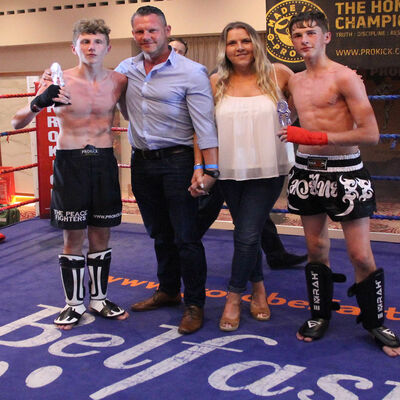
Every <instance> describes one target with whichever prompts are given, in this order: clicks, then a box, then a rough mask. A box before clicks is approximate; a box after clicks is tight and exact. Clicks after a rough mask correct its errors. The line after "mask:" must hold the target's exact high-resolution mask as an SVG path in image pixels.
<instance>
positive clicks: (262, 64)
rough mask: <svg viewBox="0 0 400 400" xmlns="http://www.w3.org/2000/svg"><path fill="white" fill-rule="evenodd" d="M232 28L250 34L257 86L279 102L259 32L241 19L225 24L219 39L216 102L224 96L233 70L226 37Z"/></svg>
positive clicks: (271, 69) (269, 63)
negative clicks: (227, 54)
mask: <svg viewBox="0 0 400 400" xmlns="http://www.w3.org/2000/svg"><path fill="white" fill-rule="evenodd" d="M231 29H244V30H245V31H246V32H247V33H248V34H249V36H250V39H251V42H252V43H253V54H254V69H255V72H256V75H257V86H258V87H259V88H260V90H261V92H262V93H264V94H266V95H268V96H270V97H271V98H272V100H273V101H274V102H277V101H278V93H277V88H276V85H275V82H274V80H273V79H272V71H273V66H272V64H271V62H270V61H269V60H268V58H267V56H266V54H265V51H264V48H263V45H262V42H261V39H260V37H259V36H258V33H257V32H256V30H255V29H254V28H253V27H252V26H250V25H249V24H246V23H245V22H241V21H236V22H231V23H229V24H228V25H226V26H225V28H224V29H223V31H222V32H221V36H220V38H219V41H218V55H217V68H218V69H217V74H218V80H217V83H216V86H215V89H216V90H215V103H216V104H218V102H219V101H221V99H222V97H223V96H224V94H225V92H226V89H227V87H228V84H229V78H230V75H231V73H232V72H233V66H232V63H231V62H230V61H229V60H228V57H227V56H226V39H227V36H228V32H229V31H230V30H231Z"/></svg>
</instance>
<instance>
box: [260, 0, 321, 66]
mask: <svg viewBox="0 0 400 400" xmlns="http://www.w3.org/2000/svg"><path fill="white" fill-rule="evenodd" d="M304 11H321V12H323V10H322V9H321V8H320V7H318V6H317V5H316V4H314V3H313V2H312V1H307V0H284V1H281V2H280V3H278V4H277V5H275V6H274V7H272V8H271V9H270V10H269V11H268V12H267V15H266V22H267V51H268V53H269V54H271V56H273V57H275V58H276V59H278V60H280V61H284V62H287V63H298V62H301V61H303V59H302V57H301V56H300V55H298V54H297V53H296V50H295V49H294V48H293V44H292V41H291V39H290V33H289V22H290V20H291V19H292V17H293V15H296V14H298V13H299V12H304Z"/></svg>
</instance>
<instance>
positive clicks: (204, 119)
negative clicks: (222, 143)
mask: <svg viewBox="0 0 400 400" xmlns="http://www.w3.org/2000/svg"><path fill="white" fill-rule="evenodd" d="M131 23H132V34H133V38H134V40H135V42H136V43H137V45H138V46H139V47H140V48H141V50H142V52H141V53H140V54H139V55H138V56H136V57H132V58H128V59H126V60H124V61H122V62H121V63H120V64H119V66H118V67H117V68H116V70H117V71H118V72H121V73H123V74H124V75H126V76H127V77H128V88H127V92H126V107H127V113H128V116H129V121H130V123H129V129H128V136H129V140H130V143H131V145H132V148H133V151H132V161H131V173H132V176H131V178H132V190H133V193H134V195H135V198H136V200H137V203H138V205H139V209H140V212H141V214H142V217H143V221H144V225H145V227H146V229H147V232H148V233H149V235H150V236H151V237H152V238H153V239H154V244H155V252H156V256H157V262H158V268H157V276H158V279H159V282H160V285H159V289H158V290H157V291H156V292H155V293H154V294H153V296H152V297H151V298H149V299H146V300H144V301H141V302H139V303H135V304H133V305H132V310H133V311H147V310H153V309H156V308H159V307H162V306H170V305H176V304H179V303H180V301H181V295H180V280H181V277H182V279H183V283H184V286H185V290H184V301H185V312H184V315H183V318H182V320H181V322H180V325H179V329H178V330H179V332H180V333H192V332H195V331H196V330H198V329H200V328H201V326H202V324H203V306H204V302H205V282H206V259H205V253H204V248H203V245H202V243H201V241H200V235H199V233H198V229H197V226H196V216H197V207H198V204H197V200H196V199H195V198H193V197H192V196H191V195H190V193H189V191H188V188H189V186H190V185H191V178H192V175H193V164H194V156H193V132H194V131H195V132H196V134H197V142H198V145H199V148H200V150H201V151H202V155H203V158H204V161H205V164H206V165H205V170H206V171H207V172H208V173H209V174H208V175H207V174H206V175H205V176H204V179H203V182H202V187H203V189H204V190H205V191H207V190H208V189H209V188H210V187H211V186H212V185H213V183H214V182H215V178H216V177H218V173H219V171H218V165H217V145H218V143H217V133H216V128H215V123H214V102H213V97H212V92H211V87H210V83H209V80H208V75H207V70H206V68H205V67H204V66H202V65H200V64H198V63H195V62H194V61H191V60H189V59H187V58H185V57H182V56H180V55H178V54H176V53H175V52H174V51H173V50H172V49H171V48H170V47H169V46H168V37H169V36H170V31H171V27H170V26H169V25H167V23H166V20H165V16H164V14H163V12H162V11H161V10H160V9H158V8H156V7H152V6H144V7H140V8H139V9H138V10H137V11H136V12H135V13H134V14H133V16H132V19H131Z"/></svg>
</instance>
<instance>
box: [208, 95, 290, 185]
mask: <svg viewBox="0 0 400 400" xmlns="http://www.w3.org/2000/svg"><path fill="white" fill-rule="evenodd" d="M276 107H277V106H276V104H275V103H274V102H273V101H272V99H271V98H270V97H268V96H266V95H259V96H252V97H232V96H227V95H225V96H224V97H223V98H222V99H221V101H220V102H219V103H218V105H217V107H216V122H217V129H218V143H219V144H218V146H219V158H218V165H219V170H220V172H221V175H220V177H219V179H233V180H236V181H242V180H246V179H260V178H272V177H277V176H279V175H287V174H288V173H289V170H290V168H291V167H292V165H293V163H294V152H293V144H292V143H282V142H281V141H280V140H279V138H278V137H277V136H276V133H277V132H278V130H279V119H278V113H277V109H276Z"/></svg>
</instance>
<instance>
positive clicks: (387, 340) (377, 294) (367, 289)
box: [347, 268, 400, 347]
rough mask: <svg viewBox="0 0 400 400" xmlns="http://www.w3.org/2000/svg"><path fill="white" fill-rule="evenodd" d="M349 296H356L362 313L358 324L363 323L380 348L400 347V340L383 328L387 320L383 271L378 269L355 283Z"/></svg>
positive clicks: (350, 289) (349, 291) (358, 318)
mask: <svg viewBox="0 0 400 400" xmlns="http://www.w3.org/2000/svg"><path fill="white" fill-rule="evenodd" d="M347 293H348V295H349V296H354V295H355V296H356V299H357V303H358V305H359V307H360V310H361V313H360V315H359V316H358V317H357V323H359V322H361V323H362V325H363V327H364V328H365V329H366V330H368V331H369V332H370V333H371V335H372V336H373V337H374V339H375V341H376V342H377V343H378V344H379V345H380V346H389V347H399V346H400V340H399V339H398V338H397V337H396V335H395V334H394V333H393V332H392V331H391V330H390V329H388V328H385V327H384V326H383V322H384V319H385V304H384V298H385V289H384V274H383V269H382V268H380V269H377V270H376V271H374V272H372V273H371V274H370V275H368V276H367V277H366V278H365V279H364V280H363V281H361V282H359V283H355V284H354V285H352V286H351V287H350V288H349V290H348V292H347Z"/></svg>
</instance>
